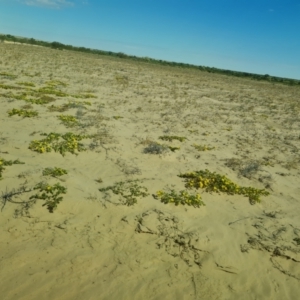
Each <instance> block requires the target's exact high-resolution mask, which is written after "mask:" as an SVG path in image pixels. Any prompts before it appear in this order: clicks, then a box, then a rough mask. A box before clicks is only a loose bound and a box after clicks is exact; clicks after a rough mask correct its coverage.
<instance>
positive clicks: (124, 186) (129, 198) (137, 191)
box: [99, 180, 149, 206]
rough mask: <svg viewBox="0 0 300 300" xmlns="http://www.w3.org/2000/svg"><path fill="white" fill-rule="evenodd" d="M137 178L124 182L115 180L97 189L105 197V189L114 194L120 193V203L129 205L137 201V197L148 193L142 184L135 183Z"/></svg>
mask: <svg viewBox="0 0 300 300" xmlns="http://www.w3.org/2000/svg"><path fill="white" fill-rule="evenodd" d="M137 181H138V180H128V181H126V182H122V181H120V182H117V183H115V184H114V185H112V186H108V187H106V188H101V189H99V191H100V192H104V193H106V197H107V196H108V194H107V191H109V190H111V191H112V192H113V193H114V194H116V195H120V196H121V198H120V202H121V204H124V205H127V206H130V205H134V204H135V203H137V198H138V197H146V196H148V195H149V194H148V193H147V192H148V189H147V188H146V187H144V186H139V185H138V184H137Z"/></svg>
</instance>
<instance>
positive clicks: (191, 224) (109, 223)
mask: <svg viewBox="0 0 300 300" xmlns="http://www.w3.org/2000/svg"><path fill="white" fill-rule="evenodd" d="M3 72H7V73H9V74H14V75H17V78H15V79H13V78H8V77H5V76H3V75H2V76H0V84H2V85H12V86H19V84H18V82H24V81H25V82H33V83H34V84H35V85H36V86H35V87H34V89H37V88H40V87H43V86H44V85H45V82H46V81H48V80H50V79H54V80H61V81H63V82H65V83H67V84H68V86H67V87H60V89H61V90H62V91H64V92H67V93H70V94H78V93H81V92H89V93H93V94H95V95H96V98H95V99H93V98H92V99H76V100H77V101H83V100H86V101H91V102H92V106H87V110H83V112H84V113H86V114H85V115H84V116H83V117H82V118H81V122H82V123H84V124H86V125H87V124H88V122H90V121H91V122H92V124H91V126H90V127H86V128H85V130H86V133H88V134H93V133H97V132H98V133H101V135H102V137H101V140H100V141H99V140H98V141H96V142H94V143H93V144H92V145H91V147H90V148H89V145H90V144H91V142H92V140H90V139H87V140H83V143H84V144H85V145H86V146H87V147H88V148H89V149H88V150H87V151H86V152H80V153H79V155H78V156H75V155H72V154H70V153H67V154H66V156H65V157H63V156H61V155H60V154H59V153H55V152H51V153H43V154H40V153H37V152H33V151H31V150H29V149H28V146H29V143H30V142H31V141H32V140H38V139H41V138H43V137H42V136H40V133H42V132H45V133H50V132H58V133H65V132H68V131H73V132H76V133H82V132H84V129H83V128H74V129H67V128H66V127H65V126H64V125H62V124H61V123H60V121H59V120H58V119H57V118H56V116H57V115H59V114H60V113H58V112H49V111H48V110H47V107H48V106H50V105H52V104H53V105H61V104H63V103H67V101H68V100H72V98H71V97H66V98H60V97H56V96H54V97H55V99H56V101H55V102H53V103H50V104H47V105H36V104H33V108H34V109H35V110H37V111H38V112H39V116H38V117H34V118H24V119H23V118H22V117H19V116H13V117H8V114H7V111H8V110H10V109H12V108H20V107H21V106H23V105H25V104H26V102H24V101H22V100H13V98H12V97H11V96H10V95H9V93H20V92H22V90H14V89H3V88H0V103H1V109H0V128H1V129H0V157H1V158H4V159H5V160H15V159H18V158H19V159H20V161H22V162H25V164H21V165H19V164H17V165H12V166H7V167H6V169H5V171H4V172H3V174H2V175H3V179H2V180H1V181H0V191H1V192H2V196H3V195H5V194H6V193H7V192H10V191H12V190H13V189H16V190H17V189H18V188H20V187H21V186H26V187H27V188H33V187H34V186H35V185H36V184H37V183H38V182H40V181H42V180H45V181H47V182H49V183H50V184H54V183H57V182H59V183H61V184H62V185H64V186H65V187H66V188H67V189H68V191H67V194H66V195H64V199H63V201H62V202H61V203H60V204H59V205H58V207H57V209H56V210H55V211H54V213H52V214H51V213H49V212H48V210H47V208H46V207H45V206H42V204H43V201H42V200H38V201H37V202H36V204H35V205H33V206H32V207H30V208H29V209H28V210H26V207H24V206H23V207H22V205H20V204H15V203H12V202H8V201H7V202H6V203H5V201H4V199H3V198H0V199H1V201H0V205H1V208H3V209H2V212H1V213H0V228H1V231H0V295H1V299H2V300H10V299H17V300H21V299H30V300H33V299H39V300H41V299H56V300H57V299H63V300H67V299H70V300H74V299H80V300H82V299H84V300H87V299H209V300H212V299H239V300H240V299H243V300H246V299H298V298H299V294H300V245H297V242H296V241H295V240H294V239H297V238H300V198H299V195H300V180H299V178H300V171H299V170H300V155H299V152H298V151H299V147H300V139H299V137H300V130H299V128H300V127H299V125H300V122H299V112H300V102H299V99H300V88H296V87H290V86H284V85H280V84H275V85H274V84H272V83H268V82H257V81H253V80H247V79H241V78H235V77H228V76H221V75H216V74H209V73H206V72H200V71H196V70H188V69H179V68H171V67H163V66H158V65H157V66H156V65H151V64H146V63H137V62H132V61H127V60H123V59H117V58H110V57H105V56H103V57H102V56H93V55H87V54H82V53H72V52H68V51H58V50H52V49H47V48H40V47H32V46H26V45H12V44H4V43H2V44H0V73H3ZM29 74H31V75H34V76H33V77H30V76H29ZM100 105H101V106H100ZM76 113H77V109H76V108H75V109H70V110H68V111H66V112H64V113H63V114H71V115H74V116H75V115H76ZM79 114H80V111H79ZM113 116H122V117H123V118H120V119H118V120H116V119H114V118H113ZM197 130H198V131H197ZM206 133H207V135H204V134H206ZM161 135H176V136H184V137H187V138H188V140H186V141H185V142H183V143H180V142H179V141H173V142H172V143H171V142H163V141H161V140H159V139H158V137H159V136H161ZM147 139H148V140H153V141H157V142H160V143H165V144H168V145H172V146H180V150H178V151H175V152H167V153H165V154H163V155H157V154H145V153H143V149H144V148H145V147H146V146H145V144H146V140H147ZM194 143H196V144H200V145H209V146H213V147H216V148H215V149H214V150H211V151H205V152H204V151H203V152H199V151H197V150H196V149H195V148H193V147H192V145H193V144H194ZM231 158H236V159H239V160H240V162H243V164H244V165H240V166H238V165H237V166H236V167H235V168H234V166H233V164H231V167H228V166H226V160H228V159H231ZM251 161H252V162H253V161H255V162H256V163H257V165H258V166H259V168H258V169H257V170H255V169H253V173H249V172H247V170H246V171H245V167H247V166H249V164H250V163H251ZM268 161H269V162H270V164H271V165H268V163H267V162H268ZM46 167H60V168H64V169H66V170H68V174H67V175H64V176H62V177H61V179H62V180H58V179H55V178H49V177H44V176H42V170H43V169H45V168H46ZM206 168H207V169H209V170H210V171H215V172H217V173H219V174H222V175H226V176H227V177H229V178H230V179H231V180H233V181H235V182H237V183H238V184H239V185H243V186H253V187H256V188H265V187H266V188H267V190H268V191H269V192H270V195H269V196H262V198H261V200H262V201H261V203H258V204H256V205H251V204H250V203H249V201H248V199H247V198H246V197H244V196H239V195H235V196H231V195H226V194H225V195H224V194H220V195H218V194H210V193H206V192H204V191H202V190H200V191H199V192H200V193H201V195H202V200H203V201H204V202H205V204H206V206H203V207H200V208H194V207H189V206H175V205H173V204H167V205H165V204H162V203H161V202H160V201H159V200H156V199H154V198H153V197H152V194H154V193H156V191H158V190H162V189H164V188H166V187H167V186H169V187H172V185H173V188H175V189H176V190H177V191H179V190H182V189H184V181H183V179H181V178H179V177H178V176H177V175H178V174H180V172H182V173H184V172H191V171H197V170H202V169H206ZM233 169H234V170H233ZM243 170H244V175H247V176H248V177H249V178H247V177H244V176H242V174H241V172H243ZM248 171H249V170H248ZM98 178H101V179H102V180H103V182H102V183H98V182H96V179H98ZM128 179H141V182H140V185H143V186H146V187H147V188H148V191H149V193H150V195H149V196H147V197H145V198H139V199H138V202H137V204H135V205H134V206H125V205H115V204H113V203H111V202H115V203H118V199H119V198H118V196H115V195H114V196H112V197H111V198H110V201H111V202H109V201H106V200H105V199H104V197H103V195H104V194H103V193H101V192H100V191H99V188H103V187H107V186H109V185H111V184H113V183H115V182H118V181H121V180H123V181H126V180H128ZM32 194H33V192H30V193H23V194H21V195H20V196H19V197H13V198H12V200H13V201H15V202H17V201H19V202H20V201H28V199H29V197H30V195H32ZM4 204H5V205H4Z"/></svg>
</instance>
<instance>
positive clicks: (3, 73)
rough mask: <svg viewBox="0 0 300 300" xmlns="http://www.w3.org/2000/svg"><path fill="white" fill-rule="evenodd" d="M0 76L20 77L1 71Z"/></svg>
mask: <svg viewBox="0 0 300 300" xmlns="http://www.w3.org/2000/svg"><path fill="white" fill-rule="evenodd" d="M0 76H2V77H5V78H8V79H16V78H17V77H18V76H17V75H13V74H9V73H7V72H1V73H0Z"/></svg>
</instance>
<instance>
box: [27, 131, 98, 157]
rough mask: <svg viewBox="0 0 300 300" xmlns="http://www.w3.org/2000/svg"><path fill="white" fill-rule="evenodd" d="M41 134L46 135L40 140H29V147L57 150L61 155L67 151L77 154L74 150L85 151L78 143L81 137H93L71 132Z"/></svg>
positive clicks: (36, 149) (34, 149) (45, 150)
mask: <svg viewBox="0 0 300 300" xmlns="http://www.w3.org/2000/svg"><path fill="white" fill-rule="evenodd" d="M41 135H43V136H46V137H45V138H44V139H42V140H39V141H38V140H34V141H32V142H30V144H29V149H30V150H33V151H36V152H39V153H45V152H51V151H52V150H54V151H55V152H59V153H60V154H61V155H62V156H65V154H66V153H67V152H70V153H72V154H77V153H76V152H81V151H85V150H86V148H85V147H84V146H83V144H82V143H80V141H81V140H83V139H88V138H93V135H79V134H74V133H72V132H67V133H65V134H59V133H55V132H51V133H49V134H47V133H42V134H41Z"/></svg>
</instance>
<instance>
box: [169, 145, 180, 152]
mask: <svg viewBox="0 0 300 300" xmlns="http://www.w3.org/2000/svg"><path fill="white" fill-rule="evenodd" d="M168 148H169V149H170V150H171V151H172V152H175V151H176V150H179V149H180V147H171V146H168Z"/></svg>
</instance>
